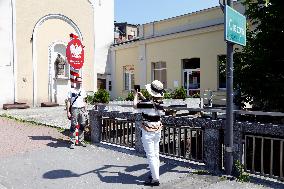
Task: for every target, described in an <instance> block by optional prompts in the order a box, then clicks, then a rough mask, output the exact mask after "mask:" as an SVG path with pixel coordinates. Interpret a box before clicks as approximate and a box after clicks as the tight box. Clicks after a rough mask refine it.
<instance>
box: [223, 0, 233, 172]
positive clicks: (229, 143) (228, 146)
mask: <svg viewBox="0 0 284 189" xmlns="http://www.w3.org/2000/svg"><path fill="white" fill-rule="evenodd" d="M227 5H228V6H231V7H232V6H233V1H232V0H227ZM233 45H234V44H233V43H231V42H227V66H226V70H227V81H226V88H227V90H226V91H227V101H226V103H227V109H226V128H225V172H226V174H227V175H231V174H232V168H233V121H234V118H233V98H234V94H233Z"/></svg>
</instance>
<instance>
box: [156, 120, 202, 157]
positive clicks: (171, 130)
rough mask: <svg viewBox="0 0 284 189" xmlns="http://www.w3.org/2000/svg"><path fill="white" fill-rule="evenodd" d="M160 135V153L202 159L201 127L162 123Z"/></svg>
mask: <svg viewBox="0 0 284 189" xmlns="http://www.w3.org/2000/svg"><path fill="white" fill-rule="evenodd" d="M161 135H162V137H161V142H160V153H161V154H164V155H168V156H174V157H178V158H182V159H189V160H193V161H199V162H202V161H203V130H202V129H201V128H192V127H188V126H169V125H164V127H163V130H162V133H161Z"/></svg>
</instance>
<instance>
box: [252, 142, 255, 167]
mask: <svg viewBox="0 0 284 189" xmlns="http://www.w3.org/2000/svg"><path fill="white" fill-rule="evenodd" d="M252 140H253V142H252V172H253V173H254V155H255V137H252Z"/></svg>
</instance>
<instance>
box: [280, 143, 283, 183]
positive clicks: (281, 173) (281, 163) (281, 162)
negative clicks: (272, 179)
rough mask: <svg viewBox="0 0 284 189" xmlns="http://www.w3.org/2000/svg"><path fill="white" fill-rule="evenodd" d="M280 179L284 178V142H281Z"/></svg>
mask: <svg viewBox="0 0 284 189" xmlns="http://www.w3.org/2000/svg"><path fill="white" fill-rule="evenodd" d="M280 178H283V140H281V141H280Z"/></svg>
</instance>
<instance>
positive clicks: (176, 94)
mask: <svg viewBox="0 0 284 189" xmlns="http://www.w3.org/2000/svg"><path fill="white" fill-rule="evenodd" d="M171 97H172V98H173V99H185V98H186V91H185V89H184V88H183V87H180V88H178V89H175V90H174V91H173V92H172V93H171Z"/></svg>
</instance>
